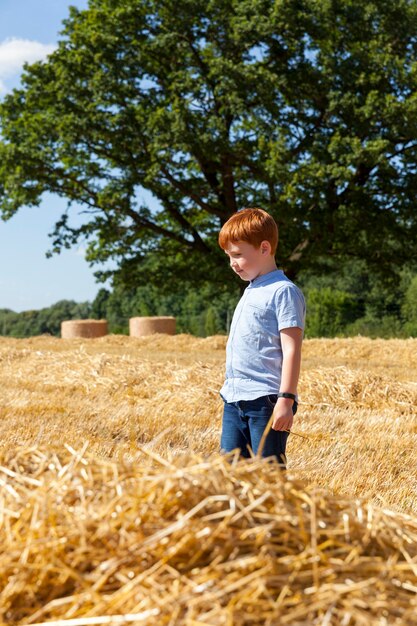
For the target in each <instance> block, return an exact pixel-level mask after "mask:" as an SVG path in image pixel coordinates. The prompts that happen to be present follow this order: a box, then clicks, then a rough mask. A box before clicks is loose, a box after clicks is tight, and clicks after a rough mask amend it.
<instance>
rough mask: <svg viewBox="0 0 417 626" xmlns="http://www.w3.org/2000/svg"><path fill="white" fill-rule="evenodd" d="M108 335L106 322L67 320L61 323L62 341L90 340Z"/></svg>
mask: <svg viewBox="0 0 417 626" xmlns="http://www.w3.org/2000/svg"><path fill="white" fill-rule="evenodd" d="M107 333H108V328H107V320H68V321H65V322H62V323H61V337H62V339H76V338H79V337H82V338H88V339H91V338H93V337H104V336H105V335H107Z"/></svg>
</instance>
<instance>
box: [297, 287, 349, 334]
mask: <svg viewBox="0 0 417 626" xmlns="http://www.w3.org/2000/svg"><path fill="white" fill-rule="evenodd" d="M307 310H308V316H307V323H306V336H307V337H336V336H337V335H341V334H343V332H344V330H345V328H346V326H347V324H349V322H351V321H353V320H354V319H355V317H356V316H357V304H356V301H355V299H354V298H353V297H352V296H351V295H350V294H348V293H346V292H345V291H339V290H338V289H331V288H330V287H322V288H321V289H316V288H313V289H311V290H309V293H308V298H307Z"/></svg>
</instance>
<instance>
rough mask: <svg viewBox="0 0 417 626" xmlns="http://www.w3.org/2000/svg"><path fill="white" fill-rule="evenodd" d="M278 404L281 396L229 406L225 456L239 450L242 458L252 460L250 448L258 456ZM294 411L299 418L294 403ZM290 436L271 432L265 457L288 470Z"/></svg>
mask: <svg viewBox="0 0 417 626" xmlns="http://www.w3.org/2000/svg"><path fill="white" fill-rule="evenodd" d="M276 401H277V396H276V395H275V394H274V395H269V396H261V397H260V398H256V399H255V400H239V401H238V402H225V403H224V410H223V423H222V435H221V441H220V447H221V450H222V452H231V451H232V450H236V448H239V449H240V454H241V456H242V457H245V458H250V456H251V454H250V452H249V449H248V446H249V447H250V449H251V450H252V451H253V453H254V454H257V452H258V449H259V444H260V443H261V439H262V435H263V434H264V431H265V429H266V427H267V425H268V422H269V418H270V417H271V415H272V412H273V410H274V407H275V404H276ZM292 411H293V414H294V415H295V414H296V412H297V402H294V404H293V407H292ZM288 435H289V433H287V432H286V431H283V430H272V428H270V429H269V432H268V433H267V435H266V437H265V440H264V442H263V447H262V451H261V456H263V457H271V456H273V457H275V458H276V459H277V461H278V463H280V465H282V466H284V467H285V464H286V457H285V448H286V445H287V439H288Z"/></svg>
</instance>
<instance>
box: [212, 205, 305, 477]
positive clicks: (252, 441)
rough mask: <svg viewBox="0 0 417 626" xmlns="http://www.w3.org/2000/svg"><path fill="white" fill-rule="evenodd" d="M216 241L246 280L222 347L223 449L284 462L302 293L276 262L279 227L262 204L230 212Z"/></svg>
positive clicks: (295, 378) (300, 333) (302, 313)
mask: <svg viewBox="0 0 417 626" xmlns="http://www.w3.org/2000/svg"><path fill="white" fill-rule="evenodd" d="M219 245H220V247H221V248H222V249H223V250H224V251H225V253H226V254H227V255H228V257H229V259H230V265H231V268H232V270H233V271H234V272H236V273H237V274H238V275H239V276H240V278H241V279H242V280H245V281H249V285H248V286H247V287H246V289H245V291H244V293H243V296H242V298H241V299H240V301H239V303H238V304H237V307H236V309H235V312H234V315H233V319H232V324H231V327H230V333H229V338H228V341H227V346H226V380H225V383H224V385H223V387H222V388H221V390H220V395H221V397H222V399H223V401H224V412H223V423H222V435H221V449H222V451H223V452H230V451H231V450H235V449H236V448H238V449H240V452H241V455H242V456H243V457H246V458H249V457H250V450H252V451H253V452H254V453H255V454H257V453H258V451H259V453H260V454H261V455H262V456H264V457H270V456H274V457H275V458H276V459H277V460H278V462H279V463H280V465H281V466H283V467H285V464H286V457H285V448H286V443H287V438H288V434H289V431H290V430H291V427H292V424H293V416H294V415H295V413H296V411H297V384H298V378H299V374H300V364H301V343H302V338H303V329H304V323H305V301H304V296H303V294H302V293H301V291H300V289H299V288H298V287H296V286H295V285H294V283H292V282H291V281H290V280H289V279H288V278H287V277H286V276H285V274H284V272H283V271H282V270H279V269H278V268H277V266H276V263H275V252H276V249H277V246H278V227H277V224H276V222H275V221H274V219H273V218H272V217H271V215H269V213H267V212H266V211H264V210H262V209H243V210H241V211H238V212H237V213H234V214H233V215H232V217H231V218H230V219H229V220H228V221H227V222H226V223H225V224H224V226H223V227H222V229H221V231H220V233H219ZM271 416H272V418H271ZM270 418H271V422H272V427H271V425H269V426H268V424H269V422H270ZM264 433H265V435H264ZM262 435H264V437H262Z"/></svg>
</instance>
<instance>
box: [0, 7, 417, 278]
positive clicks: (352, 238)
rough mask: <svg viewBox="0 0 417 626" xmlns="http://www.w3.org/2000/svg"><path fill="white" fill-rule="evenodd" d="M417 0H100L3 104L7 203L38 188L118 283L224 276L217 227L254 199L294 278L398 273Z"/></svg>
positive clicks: (61, 241)
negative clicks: (338, 262)
mask: <svg viewBox="0 0 417 626" xmlns="http://www.w3.org/2000/svg"><path fill="white" fill-rule="evenodd" d="M416 59H417V1H416V0H396V1H395V2H393V1H392V0H363V1H362V2H358V0H275V1H274V0H181V2H177V1H176V0H90V4H89V8H88V9H87V10H84V11H77V10H76V9H74V8H73V9H71V12H70V16H69V18H68V19H67V20H66V22H65V25H64V30H63V32H62V34H61V39H60V42H59V46H58V48H57V50H56V51H55V52H54V53H53V54H52V55H51V56H50V57H49V58H48V59H47V60H46V61H45V62H42V63H36V64H34V65H31V66H29V67H27V68H26V71H25V73H24V76H23V80H22V87H21V88H19V89H16V90H14V91H13V93H11V94H10V95H8V96H7V97H6V98H5V99H4V101H3V103H2V104H1V107H0V124H1V143H0V209H1V212H2V215H3V217H4V218H6V219H7V218H10V217H11V216H12V215H13V214H14V213H15V212H16V211H18V210H19V208H20V207H21V206H23V205H38V204H39V203H40V200H41V197H42V194H43V193H44V192H52V193H54V194H58V195H60V196H62V197H64V198H67V199H68V205H69V207H71V205H74V204H75V205H78V206H81V207H83V209H84V211H85V214H84V219H83V221H82V222H81V223H80V222H76V223H75V225H74V222H72V221H71V219H72V218H71V211H70V210H69V211H68V212H67V213H66V214H65V215H63V216H62V217H61V218H60V219H59V220H58V222H57V226H56V230H55V232H54V233H53V234H52V236H53V243H52V250H53V251H59V249H60V248H61V247H62V246H70V245H72V244H74V243H75V242H76V241H77V240H79V239H80V238H82V239H84V240H87V241H88V242H89V247H88V258H89V259H90V260H91V261H96V262H98V263H100V262H103V261H106V260H108V259H113V260H115V261H116V266H117V273H118V276H119V278H120V280H121V281H123V282H129V281H130V282H135V283H138V282H139V283H141V282H144V281H145V280H149V275H150V272H151V271H152V281H153V282H154V283H158V284H165V285H166V286H167V288H170V287H172V285H173V283H174V281H172V278H173V277H174V276H181V277H186V278H187V280H189V281H190V282H192V281H193V280H202V279H204V278H209V279H210V280H212V281H219V282H220V281H223V280H224V277H225V276H229V273H228V270H227V267H226V265H227V264H226V263H225V260H224V255H223V256H222V253H221V252H220V251H219V250H218V249H217V245H216V235H217V232H218V229H219V227H220V226H221V224H222V223H224V222H225V221H226V220H227V218H228V217H229V216H230V215H231V214H232V213H233V212H234V211H236V210H237V209H239V208H241V207H244V206H262V207H264V208H266V209H267V210H269V211H270V212H271V213H272V214H273V215H274V216H275V218H276V220H277V222H278V224H279V226H280V230H281V236H282V242H281V244H280V248H279V251H278V255H277V260H278V262H279V264H280V265H282V266H283V267H284V268H285V269H286V270H287V271H288V272H289V274H290V275H292V276H295V275H296V274H297V273H298V272H299V270H300V269H303V268H307V267H308V268H316V269H317V268H319V267H320V266H321V264H322V263H323V262H325V261H326V259H328V258H330V257H331V258H333V259H335V258H340V259H343V258H346V257H351V258H352V257H353V258H354V257H360V258H363V259H366V260H367V262H368V263H369V264H370V265H373V266H375V268H377V269H378V270H383V271H387V270H389V271H391V270H393V269H395V267H396V266H399V265H401V264H402V263H403V262H404V260H405V259H406V258H408V257H410V256H413V255H415V249H414V248H413V247H410V245H409V242H410V240H412V241H414V240H415V238H416V235H417V220H416V210H415V198H416V196H417V175H416V174H417V172H416V170H417V90H416V87H417V61H416Z"/></svg>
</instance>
